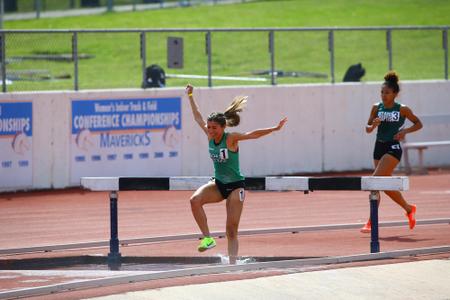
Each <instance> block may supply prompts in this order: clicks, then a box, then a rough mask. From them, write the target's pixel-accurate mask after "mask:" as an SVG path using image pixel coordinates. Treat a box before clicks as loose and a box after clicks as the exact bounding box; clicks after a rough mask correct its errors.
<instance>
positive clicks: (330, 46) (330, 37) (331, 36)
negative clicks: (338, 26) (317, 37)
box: [328, 30, 335, 83]
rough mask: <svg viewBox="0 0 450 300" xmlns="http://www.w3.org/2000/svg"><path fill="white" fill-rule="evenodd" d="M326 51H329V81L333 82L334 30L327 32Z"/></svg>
mask: <svg viewBox="0 0 450 300" xmlns="http://www.w3.org/2000/svg"><path fill="white" fill-rule="evenodd" d="M328 51H329V52H330V72H331V83H334V82H335V80H334V31H333V30H330V31H329V32H328Z"/></svg>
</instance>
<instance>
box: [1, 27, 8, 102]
mask: <svg viewBox="0 0 450 300" xmlns="http://www.w3.org/2000/svg"><path fill="white" fill-rule="evenodd" d="M5 37H6V36H5V33H4V32H2V33H1V34H0V39H1V40H0V47H1V49H0V51H1V52H2V53H0V60H1V63H2V91H3V93H6V92H7V90H6V63H5V59H6V53H5V51H6V47H5Z"/></svg>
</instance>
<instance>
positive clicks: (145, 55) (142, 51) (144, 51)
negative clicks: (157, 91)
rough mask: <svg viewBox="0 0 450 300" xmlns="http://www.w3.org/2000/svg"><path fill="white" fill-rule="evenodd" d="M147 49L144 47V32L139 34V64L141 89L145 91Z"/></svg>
mask: <svg viewBox="0 0 450 300" xmlns="http://www.w3.org/2000/svg"><path fill="white" fill-rule="evenodd" d="M146 49H147V47H146V35H145V32H144V31H143V32H141V62H142V88H143V89H145V88H146V86H147V84H146V83H147V82H146V81H147V78H146V77H147V76H146V74H145V73H146V72H145V69H146V67H147V66H146V65H147V50H146Z"/></svg>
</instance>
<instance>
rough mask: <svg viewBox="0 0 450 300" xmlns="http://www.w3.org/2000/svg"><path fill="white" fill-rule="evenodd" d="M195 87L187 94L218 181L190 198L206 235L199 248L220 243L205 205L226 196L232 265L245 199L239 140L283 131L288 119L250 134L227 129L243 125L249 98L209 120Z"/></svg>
mask: <svg viewBox="0 0 450 300" xmlns="http://www.w3.org/2000/svg"><path fill="white" fill-rule="evenodd" d="M193 89H194V88H193V87H192V85H190V84H188V85H187V87H186V93H187V94H188V97H189V102H190V104H191V108H192V113H193V115H194V119H195V121H196V122H197V124H198V125H199V126H200V128H201V129H202V130H203V131H204V132H205V134H206V135H207V137H208V141H209V154H210V157H211V159H212V160H213V163H214V180H212V181H210V182H209V183H207V184H205V185H203V186H201V187H200V188H199V189H198V190H197V191H195V192H194V194H193V195H192V197H191V199H190V201H191V209H192V214H193V215H194V218H195V221H196V222H197V224H198V227H199V228H200V230H201V232H202V234H203V236H204V238H203V239H202V240H201V242H200V245H199V246H198V251H200V252H203V251H205V250H207V249H210V248H213V247H215V246H216V242H215V240H214V239H213V238H212V237H211V235H210V232H209V228H208V222H207V218H206V214H205V210H204V209H203V205H205V204H207V203H215V202H220V201H222V200H223V199H226V209H227V221H226V234H227V240H228V256H229V260H230V264H235V263H236V258H237V255H238V249H239V244H238V238H237V235H238V226H239V221H240V218H241V213H242V208H243V202H244V198H245V193H244V188H245V184H244V176H243V175H242V173H241V171H240V168H239V145H238V142H239V141H242V140H249V139H257V138H260V137H262V136H264V135H267V134H269V133H271V132H273V131H277V130H280V129H281V128H282V127H283V126H284V124H285V123H286V121H287V118H284V119H282V120H281V121H280V122H279V124H278V125H277V126H274V127H270V128H264V129H257V130H254V131H250V132H246V133H238V132H225V128H226V127H227V126H230V127H232V126H237V125H239V122H240V117H239V114H238V113H239V112H241V111H242V109H243V107H244V104H245V102H246V101H247V97H236V98H235V99H234V100H233V102H232V103H231V105H230V106H229V107H228V108H227V109H226V110H225V112H224V113H218V112H214V113H212V114H210V115H209V117H208V119H207V122H205V120H204V119H203V117H202V115H201V113H200V111H199V109H198V106H197V103H196V102H195V100H194V97H193V95H192V93H193Z"/></svg>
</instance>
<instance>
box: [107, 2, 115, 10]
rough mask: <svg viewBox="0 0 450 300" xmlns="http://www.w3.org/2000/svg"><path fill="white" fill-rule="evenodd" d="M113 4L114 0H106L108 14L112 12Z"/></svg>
mask: <svg viewBox="0 0 450 300" xmlns="http://www.w3.org/2000/svg"><path fill="white" fill-rule="evenodd" d="M113 2H114V0H108V3H107V9H108V12H111V11H113V6H114V3H113Z"/></svg>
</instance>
